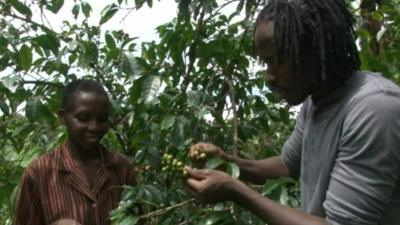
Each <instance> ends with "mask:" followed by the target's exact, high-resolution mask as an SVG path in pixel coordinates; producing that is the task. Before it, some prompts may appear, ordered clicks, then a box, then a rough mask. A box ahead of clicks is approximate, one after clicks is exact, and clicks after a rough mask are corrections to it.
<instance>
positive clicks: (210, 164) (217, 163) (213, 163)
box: [205, 158, 225, 170]
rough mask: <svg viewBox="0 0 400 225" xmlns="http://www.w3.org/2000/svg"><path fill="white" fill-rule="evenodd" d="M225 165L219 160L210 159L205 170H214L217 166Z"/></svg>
mask: <svg viewBox="0 0 400 225" xmlns="http://www.w3.org/2000/svg"><path fill="white" fill-rule="evenodd" d="M224 163H225V161H224V160H223V159H220V158H212V159H210V160H208V161H207V163H206V165H205V168H207V169H212V170H213V169H216V168H218V167H219V166H221V165H223V164H224Z"/></svg>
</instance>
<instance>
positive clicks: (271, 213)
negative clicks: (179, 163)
mask: <svg viewBox="0 0 400 225" xmlns="http://www.w3.org/2000/svg"><path fill="white" fill-rule="evenodd" d="M186 170H187V171H188V176H189V177H188V179H187V190H188V192H189V193H190V194H191V195H193V196H194V197H195V198H196V199H198V200H200V201H203V202H207V203H212V202H221V201H234V202H235V203H237V204H239V205H241V206H242V207H244V208H246V209H248V210H249V211H251V212H253V213H254V214H255V215H257V216H258V217H259V218H261V219H262V220H263V221H265V222H266V223H268V224H270V225H288V224H290V225H328V223H327V222H326V220H325V219H324V218H321V217H317V216H313V215H310V214H306V213H304V212H301V211H298V210H295V209H292V208H290V207H287V206H283V205H280V204H278V203H276V202H274V201H272V200H271V199H269V198H266V197H264V196H262V195H261V194H259V193H257V192H256V191H254V190H253V189H251V188H250V187H248V186H246V184H244V183H243V182H241V181H239V180H237V179H234V178H232V177H230V176H229V175H227V174H226V173H224V172H221V171H216V170H192V169H190V168H186Z"/></svg>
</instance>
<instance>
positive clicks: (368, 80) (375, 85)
mask: <svg viewBox="0 0 400 225" xmlns="http://www.w3.org/2000/svg"><path fill="white" fill-rule="evenodd" d="M355 76H356V79H355V80H356V81H355V82H353V83H356V84H359V87H355V88H354V96H356V97H359V98H360V97H361V98H362V97H368V96H370V95H375V94H377V95H382V97H384V96H386V95H388V96H390V95H400V87H399V86H398V85H396V84H395V83H394V82H393V81H392V80H390V79H388V78H386V77H384V76H383V75H382V74H381V73H374V72H358V73H357V74H356V75H355Z"/></svg>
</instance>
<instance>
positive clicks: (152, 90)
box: [142, 76, 161, 104]
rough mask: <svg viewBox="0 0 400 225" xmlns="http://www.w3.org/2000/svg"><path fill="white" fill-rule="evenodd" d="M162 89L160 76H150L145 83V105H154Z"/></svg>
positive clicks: (143, 87)
mask: <svg viewBox="0 0 400 225" xmlns="http://www.w3.org/2000/svg"><path fill="white" fill-rule="evenodd" d="M160 87H161V79H160V77H159V76H149V77H147V78H146V79H145V80H144V81H143V86H142V90H143V93H142V98H143V102H144V103H145V104H154V103H155V99H156V98H157V95H158V91H159V89H160Z"/></svg>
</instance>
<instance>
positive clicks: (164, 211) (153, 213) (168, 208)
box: [139, 198, 195, 219]
mask: <svg viewBox="0 0 400 225" xmlns="http://www.w3.org/2000/svg"><path fill="white" fill-rule="evenodd" d="M194 201H195V199H194V198H192V199H189V200H187V201H184V202H181V203H179V204H176V205H172V206H169V207H165V208H162V209H158V210H155V211H152V212H149V213H147V214H144V215H141V216H140V217H139V218H140V219H146V218H150V217H153V216H159V215H162V214H164V213H166V212H168V211H170V210H173V209H176V208H179V207H182V206H185V205H189V204H191V203H193V202H194Z"/></svg>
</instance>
